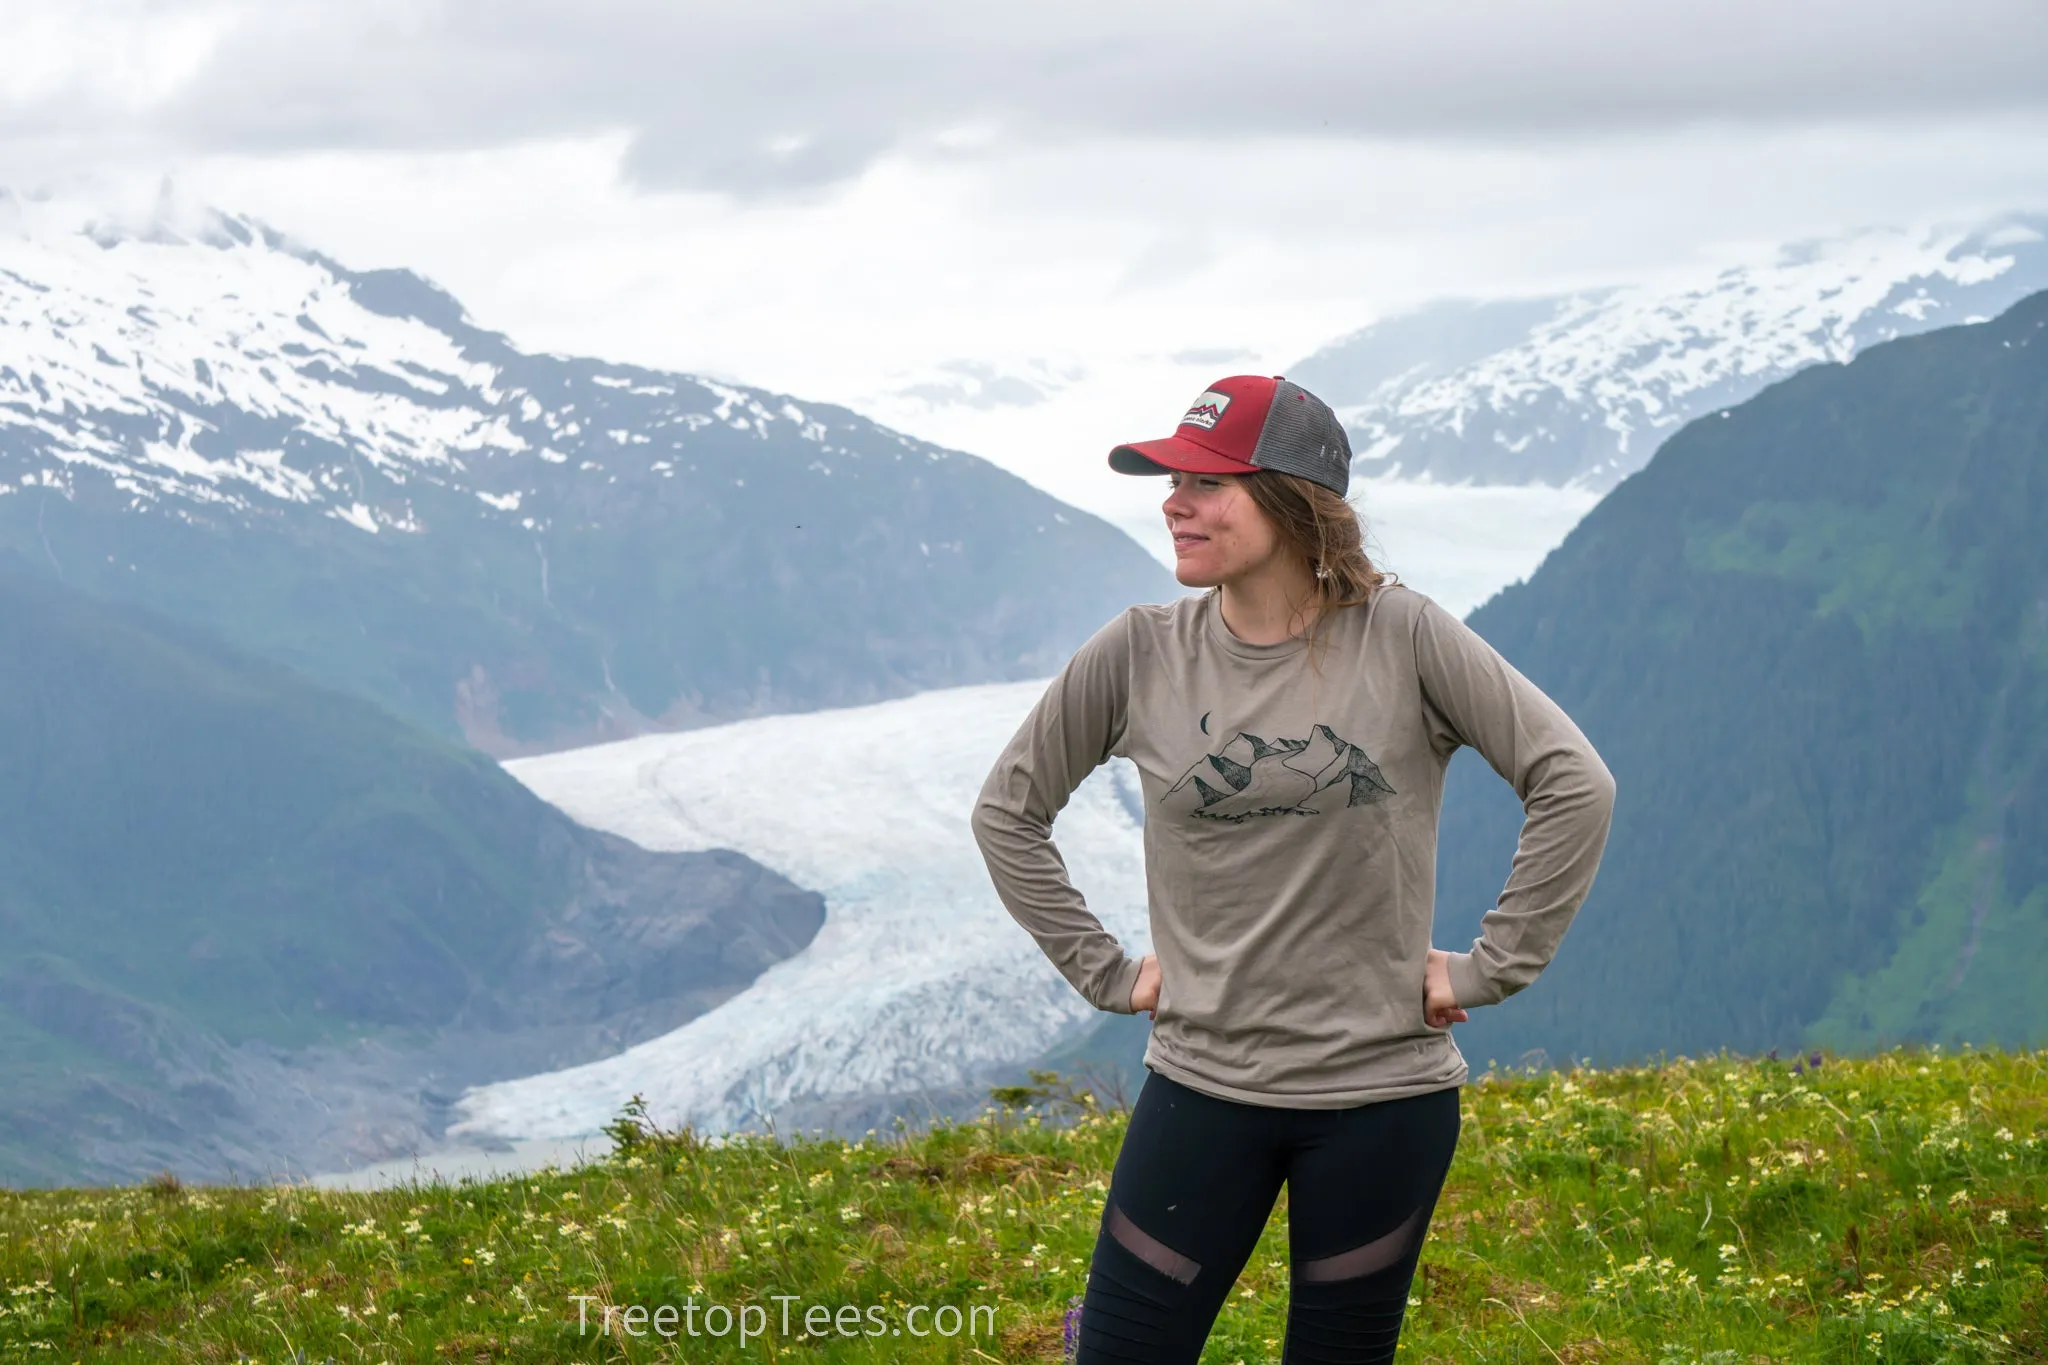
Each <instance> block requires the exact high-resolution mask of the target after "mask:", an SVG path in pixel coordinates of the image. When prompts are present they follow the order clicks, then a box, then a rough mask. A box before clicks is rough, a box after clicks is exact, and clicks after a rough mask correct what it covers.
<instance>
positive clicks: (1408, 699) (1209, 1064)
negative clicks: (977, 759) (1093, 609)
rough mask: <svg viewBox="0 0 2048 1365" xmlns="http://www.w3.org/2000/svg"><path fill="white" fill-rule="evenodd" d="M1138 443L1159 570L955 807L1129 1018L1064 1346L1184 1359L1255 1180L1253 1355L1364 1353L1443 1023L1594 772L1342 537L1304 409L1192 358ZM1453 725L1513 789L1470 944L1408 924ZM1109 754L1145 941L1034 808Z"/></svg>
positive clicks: (1413, 1242)
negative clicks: (1130, 824)
mask: <svg viewBox="0 0 2048 1365" xmlns="http://www.w3.org/2000/svg"><path fill="white" fill-rule="evenodd" d="M1109 458H1110V465H1111V466H1112V467H1113V468H1115V469H1117V470H1119V471H1121V472H1124V473H1131V474H1141V473H1143V474H1165V475H1166V476H1167V479H1168V483H1169V487H1170V492H1169V494H1168V496H1167V498H1166V502H1165V505H1164V511H1165V513H1166V521H1167V525H1168V527H1169V528H1170V529H1171V530H1172V532H1173V546H1174V556H1175V562H1176V570H1175V573H1176V576H1177V577H1178V578H1179V580H1180V581H1181V582H1182V583H1183V584H1185V585H1187V586H1189V587H1205V588H1209V589H1211V591H1209V592H1207V593H1205V594H1202V595H1200V596H1191V597H1184V598H1182V599H1181V600H1180V601H1177V602H1174V603H1171V604H1169V605H1165V606H1137V607H1132V608H1130V609H1129V610H1127V611H1126V612H1124V614H1123V615H1122V616H1120V617H1119V618H1117V619H1116V620H1114V621H1112V622H1110V623H1109V624H1108V625H1107V626H1105V627H1104V628H1103V629H1102V630H1101V631H1099V632H1098V633H1097V634H1096V635H1095V636H1094V638H1092V639H1091V640H1089V641H1088V642H1087V643H1086V644H1085V645H1083V646H1082V647H1081V649H1080V651H1079V652H1078V653H1077V654H1075V656H1074V657H1073V659H1072V660H1071V661H1070V662H1069V663H1068V664H1067V666H1066V668H1065V669H1064V670H1063V671H1062V672H1061V673H1060V675H1059V677H1057V678H1056V679H1054V680H1053V682H1052V684H1051V686H1050V687H1048V688H1047V689H1046V692H1045V695H1044V697H1043V698H1042V699H1041V700H1040V701H1039V703H1038V705H1037V706H1036V708H1035V709H1034V710H1033V711H1032V713H1031V715H1030V716H1029V717H1028V718H1027V719H1026V720H1025V722H1024V724H1023V726H1022V728H1020V729H1019V730H1018V732H1017V734H1016V737H1015V738H1014V739H1012V740H1011V741H1010V744H1009V746H1008V747H1007V748H1006V749H1005V750H1004V751H1003V754H1002V756H1001V757H1000V758H999V759H998V760H997V761H996V765H995V768H994V770H993V771H991V772H990V773H989V776H988V780H987V783H986V784H985V785H984V787H983V789H982V792H981V797H980V800H979V801H978V802H977V804H976V806H975V810H974V821H973V823H974V832H975V838H976V841H977V842H978V843H979V844H980V846H981V851H982V855H983V857H984V858H985V859H986V860H987V862H988V868H989V873H990V875H991V877H992V878H993V880H994V882H995V885H996V890H997V892H998V894H999V895H1000V896H1001V897H1002V900H1003V904H1004V905H1005V906H1006V907H1008V909H1009V911H1010V913H1011V915H1012V916H1014V917H1015V918H1016V919H1017V921H1018V922H1019V923H1020V924H1022V925H1023V926H1024V928H1025V929H1026V930H1028V931H1029V932H1030V933H1031V935H1032V937H1033V938H1035V939H1036V940H1037V941H1038V944H1039V946H1040V947H1041V948H1042V949H1043V950H1044V951H1045V954H1046V956H1047V957H1048V958H1050V959H1051V960H1052V962H1053V964H1054V965H1055V966H1056V967H1057V968H1058V969H1059V971H1060V972H1061V974H1062V975H1064V976H1065V977H1066V979H1067V980H1068V981H1069V982H1070V983H1072V984H1073V986H1074V988H1075V989H1076V990H1078V991H1080V992H1081V994H1082V995H1083V996H1085V997H1086V998H1087V999H1088V1000H1089V1001H1090V1002H1091V1003H1092V1004H1094V1005H1095V1006H1096V1007H1097V1008H1098V1009H1104V1010H1112V1011H1115V1012H1118V1013H1126V1014H1128V1013H1136V1012H1137V1011H1139V1010H1143V1011H1145V1012H1146V1013H1147V1014H1149V1015H1151V1016H1152V1018H1153V1019H1154V1021H1155V1023H1154V1025H1153V1029H1152V1036H1151V1040H1150V1042H1149V1043H1148V1044H1147V1046H1146V1049H1145V1065H1146V1069H1147V1072H1148V1075H1147V1076H1146V1079H1145V1083H1144V1085H1143V1087H1142V1088H1141V1089H1140V1092H1139V1095H1138V1098H1137V1102H1136V1104H1135V1105H1134V1106H1133V1108H1132V1113H1131V1119H1130V1127H1129V1130H1128V1133H1127V1135H1126V1136H1125V1139H1124V1144H1123V1148H1122V1150H1121V1151H1120V1152H1119V1154H1118V1157H1117V1162H1116V1169H1115V1172H1114V1174H1113V1176H1112V1178H1111V1182H1110V1189H1109V1196H1108V1199H1107V1200H1106V1201H1105V1204H1104V1208H1103V1217H1102V1225H1101V1230H1100V1232H1099V1233H1098V1235H1097V1238H1096V1244H1095V1254H1094V1260H1093V1262H1092V1264H1091V1265H1090V1268H1089V1273H1088V1289H1087V1294H1086V1297H1085V1298H1084V1300H1083V1304H1082V1309H1081V1321H1080V1351H1079V1357H1078V1358H1079V1360H1080V1361H1082V1362H1091V1361H1112V1360H1116V1361H1147V1362H1166V1361H1195V1360H1197V1359H1198V1358H1199V1356H1200V1354H1201V1350H1202V1345H1203V1343H1204V1341H1205V1340H1206V1339H1207V1337H1208V1333H1209V1328H1210V1326H1211V1325H1212V1324H1213V1323H1214V1321H1215V1318H1216V1314H1217V1312H1218V1310H1219V1309H1220V1308H1221V1307H1222V1305H1223V1303H1224V1301H1225V1299H1226V1298H1227V1297H1228V1295H1229V1292H1230V1288H1231V1285H1232V1284H1233V1283H1234V1282H1235V1280H1236V1278H1237V1275H1238V1272H1239V1271H1240V1270H1241V1269H1242V1268H1243V1266H1244V1263H1245V1260H1246V1258H1247V1257H1248V1256H1249V1255H1250V1254H1251V1251H1252V1248H1253V1246H1254V1244H1255V1243H1256V1242H1257V1240H1258V1237H1259V1234H1260V1232H1261V1230H1262V1229H1263V1228H1264V1226H1265V1222H1266V1218H1267V1216H1268V1214H1269V1213H1270V1212H1271V1211H1272V1208H1273V1203H1274V1200H1275V1199H1276V1197H1277V1196H1278V1193H1279V1189H1280V1186H1281V1185H1282V1183H1285V1184H1286V1185H1287V1186H1288V1190H1289V1212H1290V1219H1289V1227H1288V1233H1289V1242H1290V1246H1289V1251H1290V1258H1291V1262H1292V1281H1293V1289H1292V1294H1291V1296H1290V1304H1289V1309H1288V1319H1287V1340H1286V1345H1285V1347H1284V1350H1283V1356H1282V1358H1283V1360H1285V1361H1287V1362H1290V1363H1292V1362H1308V1361H1345V1362H1354V1361H1355V1362H1364V1361H1390V1360H1392V1359H1393V1358H1394V1346H1395V1339H1396V1338H1397V1337H1398V1336H1399V1334H1400V1328H1401V1319H1402V1314H1403V1311H1404V1309H1405V1307H1406V1305H1407V1300H1408V1291H1409V1287H1410V1282H1411V1280H1412V1279H1413V1276H1414V1273H1415V1265H1416V1260H1417V1257H1418V1256H1419V1254H1420V1252H1421V1246H1422V1239H1423V1235H1424V1232H1425V1231H1426V1229H1427V1226H1428V1223H1429V1219H1430V1216H1431V1214H1432V1212H1433V1211H1434V1209H1435V1206H1436V1201H1437V1197H1438V1194H1439V1193H1440V1191H1441V1189H1442V1186H1443V1181H1444V1177H1445V1174H1446V1173H1447V1171H1448V1170H1449V1167H1450V1162H1451V1154H1452V1151H1453V1149H1454V1148H1455V1147H1456V1145H1457V1137H1458V1087H1459V1086H1460V1085H1462V1084H1463V1083H1464V1081H1465V1079H1466V1077H1467V1069H1466V1065H1465V1060H1464V1058H1463V1057H1462V1056H1460V1055H1459V1052H1458V1049H1457V1046H1456V1045H1455V1044H1454V1043H1453V1042H1452V1041H1451V1037H1450V1025H1451V1024H1453V1023H1456V1022H1461V1021H1463V1020H1465V1019H1466V1018H1467V1017H1468V1016H1467V1014H1466V1010H1467V1009H1468V1008H1469V1007H1474V1006H1480V1005H1490V1004H1494V1003H1496V1002H1498V1001H1500V1000H1502V999H1504V998H1506V997H1507V996H1509V995H1512V994H1514V993H1515V992H1516V991H1519V990H1521V989H1522V988H1523V987H1524V986H1527V985H1528V984H1529V982H1530V981H1532V980H1533V979H1534V978H1535V977H1536V975H1537V973H1538V972H1540V971H1541V970H1542V969H1543V967H1544V966H1545V965H1546V964H1547V963H1548V962H1549V960H1550V958H1551V955H1552V953H1553V952H1554V951H1555V950H1556V947H1557V944H1558V941H1559V940H1560V938H1562V936H1563V934H1564V931H1565V927H1566V926H1567V925H1568V924H1569V923H1570V921H1571V918H1572V915H1573V913H1574V912H1575V911H1576V910H1577V909H1578V906H1579V904H1580V902H1581V901H1582V900H1584V898H1585V895H1586V892H1587V890H1588V888H1589V887H1590V886H1591V884H1592V881H1593V874H1594V871H1595V869H1596V868H1597V867H1598V865H1599V861H1600V854H1601V851H1602V849H1603V848H1604V847H1605V844H1606V840H1607V830H1608V822H1609V818H1610V814H1611V811H1612V809H1613V800H1614V779H1613V778H1612V777H1611V776H1610V775H1609V773H1608V771H1607V768H1606V766H1605V765H1604V764H1603V763H1602V762H1601V761H1600V757H1599V755H1598V754H1596V753H1595V752H1594V750H1593V746H1592V745H1591V744H1589V743H1588V742H1587V741H1586V737H1585V736H1584V735H1583V734H1581V733H1580V732H1579V729H1578V727H1577V726H1575V725H1574V724H1573V723H1572V721H1571V720H1570V718H1569V717H1567V716H1566V715H1565V714H1564V712H1563V711H1561V710H1560V709H1559V708H1558V707H1557V705H1556V704H1555V703H1554V702H1552V701H1551V700H1550V699H1549V698H1548V697H1546V696H1545V695H1544V694H1543V693H1542V692H1541V691H1539V690H1538V689H1537V688H1536V686H1535V685H1534V684H1532V683H1531V682H1529V681H1528V680H1527V679H1526V678H1524V677H1522V675H1521V674H1520V673H1518V672H1516V671H1515V670H1514V669H1513V668H1512V667H1510V666H1509V665H1508V663H1507V662H1506V661H1505V660H1503V659H1502V658H1501V657H1500V656H1499V655H1498V654H1496V653H1495V652H1494V651H1493V649H1492V648H1491V647H1489V646H1488V645H1487V644H1486V642H1485V641H1484V640H1482V639H1480V637H1479V636H1478V635H1476V634H1475V633H1473V632H1472V631H1471V630H1470V629H1469V628H1467V627H1466V626H1465V625H1464V624H1463V623H1461V622H1460V621H1458V620H1457V618H1455V617H1453V616H1452V615H1450V614H1449V613H1448V612H1446V611H1445V610H1443V608H1441V607H1439V606H1437V605H1436V603H1434V602H1433V601H1431V600H1430V599H1429V598H1427V597H1425V596H1423V595H1422V594H1421V593H1418V592H1416V591H1414V590H1413V589H1411V588H1408V587H1406V586H1405V585H1402V584H1399V583H1396V582H1394V581H1393V580H1391V579H1390V578H1387V577H1386V576H1384V575H1382V574H1381V573H1380V572H1379V571H1378V570H1376V569H1375V568H1374V566H1373V565H1372V564H1371V562H1370V561H1369V560H1368V559H1367V557H1366V555H1365V553H1364V551H1363V549H1362V546H1361V540H1360V529H1359V524H1358V519H1357V517H1356V515H1355V514H1354V513H1353V511H1352V509H1351V507H1350V505H1349V504H1348V503H1347V502H1345V500H1344V495H1345V490H1346V487H1347V485H1348V482H1349V477H1350V467H1351V452H1350V446H1349V442H1348V441H1347V439H1346V437H1345V434H1344V428H1343V426H1342V424H1341V423H1339V422H1338V421H1337V419H1336V416H1335V414H1333V413H1332V412H1331V411H1330V409H1329V408H1328V407H1327V406H1326V405H1325V404H1324V403H1322V402H1321V401H1320V400H1319V399H1317V398H1315V397H1314V396H1313V395H1312V394H1309V393H1308V392H1306V391H1305V390H1303V389H1302V388H1300V387H1299V386H1298V385H1295V384H1290V383H1288V382H1286V381H1285V380H1282V379H1277V378H1270V379H1269V378H1264V377H1259V376H1251V375H1239V376H1234V377H1232V378H1229V379H1224V380H1220V381H1218V382H1217V383H1216V384H1215V385H1214V386H1213V387H1212V388H1211V389H1209V390H1208V391H1207V392H1205V393H1203V394H1202V396H1201V397H1200V398H1199V399H1197V400H1196V402H1195V405H1194V406H1193V407H1192V408H1190V409H1189V410H1188V412H1187V414H1186V415H1185V416H1184V417H1182V418H1181V421H1180V426H1179V428H1178V430H1177V431H1176V432H1175V434H1174V435H1172V436H1169V437H1166V438H1164V439H1162V440H1156V441H1145V442H1139V443H1136V444H1132V445H1125V446H1119V447H1117V448H1116V449H1115V450H1114V451H1113V452H1111V454H1110V457H1109ZM1461 744H1470V745H1472V746H1473V747H1474V748H1476V749H1478V750H1479V751H1480V752H1481V753H1482V754H1484V755H1485V757H1486V759H1487V761H1488V762H1489V763H1491V764H1492V765H1493V768H1494V770H1495V771H1496V772H1498V773H1499V774H1500V775H1501V776H1502V777H1503V778H1505V779H1507V781H1508V782H1509V783H1510V784H1512V785H1513V787H1514V789H1515V791H1516V793H1517V794H1518V795H1519V796H1520V797H1521V799H1522V802H1523V807H1524V810H1525V811H1526V820H1525V822H1524V824H1523V826H1522V835H1521V842H1520V846H1519V848H1518V850H1517V851H1516V854H1515V859H1514V864H1513V870H1512V871H1511V873H1510V874H1509V877H1508V880H1507V886H1506V888H1505V889H1504V890H1503V891H1502V893H1501V896H1500V899H1499V901H1498V903H1497V904H1496V905H1495V906H1494V908H1493V909H1492V910H1490V911H1489V912H1488V913H1487V914H1486V916H1485V918H1484V920H1483V921H1482V930H1481V934H1480V937H1479V938H1478V939H1477V940H1475V941H1474V943H1473V945H1472V950H1471V951H1470V952H1465V953H1445V952H1440V951H1437V950H1436V949H1434V948H1432V947H1431V946H1430V919H1431V912H1432V901H1433V896H1434V886H1435V871H1436V819H1437V811H1438V807H1439V804H1440V801H1441V797H1442V792H1443V775H1444V767H1445V764H1446V763H1448V762H1449V760H1450V757H1451V754H1452V752H1453V751H1455V750H1456V749H1457V748H1458V747H1459V746H1460V745H1461ZM1112 755H1118V756H1123V757H1127V758H1129V759H1130V760H1132V762H1133V763H1135V764H1136V766H1137V769H1138V772H1139V774H1140V776H1141V778H1142V781H1143V789H1144V797H1145V812H1146V818H1145V871H1146V881H1147V885H1148V895H1149V900H1150V916H1151V928H1152V940H1153V943H1154V945H1155V947H1156V949H1157V952H1156V954H1152V953H1148V954H1146V955H1145V956H1144V957H1142V958H1134V957H1132V956H1131V955H1130V954H1128V953H1126V952H1125V951H1124V950H1123V948H1122V946H1121V945H1120V944H1119V943H1118V942H1117V940H1116V939H1115V938H1114V937H1113V936H1112V935H1110V934H1109V933H1108V932H1107V931H1105V930H1104V929H1103V927H1102V925H1101V923H1100V921H1098V920H1097V919H1096V918H1095V916H1094V915H1093V914H1091V913H1090V912H1089V910H1088V908H1087V906H1086V904H1085V902H1084V901H1083V899H1082V897H1081V894H1080V893H1079V892H1078V891H1076V890H1075V888H1074V887H1073V886H1072V885H1071V884H1070V883H1069V882H1068V880H1067V877H1066V871H1065V866H1064V864H1063V863H1062V862H1061V860H1060V856H1059V853H1058V850H1057V849H1056V848H1055V847H1054V845H1053V843H1052V839H1051V829H1052V822H1053V817H1054V816H1055V815H1056V814H1057V813H1058V812H1059V811H1060V809H1061V808H1062V807H1063V806H1064V805H1065V804H1066V801H1067V798H1068V797H1069V795H1071V794H1072V792H1073V791H1074V789H1075V788H1076V787H1077V786H1079V785H1080V783H1081V781H1082V779H1084V778H1085V777H1087V775H1088V774H1089V772H1090V771H1092V770H1093V769H1094V768H1095V767H1096V766H1097V765H1099V764H1101V763H1103V762H1105V761H1106V760H1107V759H1109V758H1110V757H1111V756H1112Z"/></svg>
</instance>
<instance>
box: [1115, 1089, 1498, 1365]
mask: <svg viewBox="0 0 2048 1365" xmlns="http://www.w3.org/2000/svg"><path fill="white" fill-rule="evenodd" d="M1457 1145H1458V1091H1457V1088H1456V1087H1452V1088H1450V1089H1446V1090H1436V1091H1432V1092H1430V1093H1429V1094H1426V1095H1411V1096H1409V1097H1407V1098H1405V1099H1398V1100H1384V1101H1381V1102H1380V1103H1377V1104H1364V1105H1358V1106H1356V1107H1354V1108H1350V1109H1279V1108H1272V1107H1268V1106H1266V1105H1254V1104H1239V1103H1236V1102H1234V1101H1231V1100H1222V1099H1216V1098H1215V1097H1213V1096H1210V1095H1204V1094H1202V1093H1200V1092H1199V1091H1195V1090H1190V1089H1189V1088H1188V1087H1186V1086H1184V1085H1181V1084H1179V1083H1178V1082H1176V1081H1172V1080H1168V1079H1167V1078H1166V1077H1165V1076H1162V1075H1160V1074H1159V1073H1158V1072H1156V1071H1153V1072H1148V1073H1147V1074H1146V1077H1145V1084H1144V1087H1143V1088H1142V1089H1141V1090H1140V1091H1139V1092H1138V1102H1137V1104H1136V1105H1135V1106H1133V1108H1132V1110H1131V1123H1130V1130H1129V1132H1128V1133H1127V1134H1126V1135H1125V1137H1124V1145H1123V1149H1122V1150H1121V1151H1120V1152H1118V1153H1117V1159H1116V1171H1115V1173H1114V1174H1113V1175H1112V1176H1111V1177H1110V1185H1109V1199H1108V1201H1107V1203H1106V1204H1105V1205H1104V1207H1103V1211H1102V1227H1101V1229H1100V1231H1098V1232H1097V1233H1096V1237H1095V1257H1094V1260H1093V1261H1092V1262H1091V1263H1090V1265H1089V1267H1088V1292H1087V1295H1086V1297H1085V1298H1083V1300H1082V1304H1081V1322H1080V1349H1079V1351H1078V1353H1077V1354H1076V1356H1075V1361H1076V1365H1097V1363H1098V1362H1108V1361H1142V1362H1146V1365H1182V1363H1183V1362H1185V1363H1186V1365H1192V1363H1193V1362H1195V1361H1198V1360H1199V1359H1200V1358H1201V1355H1202V1344H1203V1343H1204V1342H1205V1341H1207V1340H1208V1338H1209V1328H1210V1327H1211V1326H1212V1325H1213V1324H1214V1323H1215V1321H1216V1314H1217V1313H1218V1312H1219V1311H1220V1310H1221V1309H1222V1307H1223V1304H1224V1301H1225V1300H1226V1299H1227V1298H1228V1297H1229V1295H1230V1289H1231V1286H1232V1285H1234V1284H1235V1283H1236V1282H1237V1275H1238V1272H1239V1271H1240V1270H1242V1269H1244V1263H1245V1261H1246V1260H1247V1259H1249V1258H1250V1256H1251V1254H1252V1249H1253V1248H1254V1247H1255V1246H1257V1244H1258V1240H1259V1234H1260V1233H1261V1232H1262V1231H1264V1230H1265V1226H1266V1217H1267V1215H1268V1214H1270V1213H1271V1212H1272V1211H1273V1201H1274V1199H1275V1198H1277V1197H1278V1195H1279V1193H1280V1185H1281V1182H1283V1181H1284V1182H1286V1184H1287V1191H1288V1201H1287V1202H1288V1229H1287V1232H1288V1259H1289V1261H1290V1262H1291V1263H1292V1265H1293V1268H1294V1271H1293V1287H1292V1293H1291V1295H1290V1297H1289V1303H1288V1309H1287V1341H1286V1344H1285V1346H1284V1347H1283V1348H1282V1350H1281V1356H1280V1359H1281V1361H1282V1362H1283V1365H1310V1363H1311V1362H1318V1363H1320V1362H1331V1365H1336V1363H1337V1362H1342V1363H1343V1365H1368V1362H1384V1361H1391V1360H1392V1359H1393V1358H1394V1343H1395V1340H1396V1339H1397V1338H1398V1337H1399V1336H1400V1335H1401V1317H1402V1314H1403V1313H1404V1312H1406V1311H1407V1307H1408V1288H1409V1284H1410V1282H1411V1281H1412V1280H1413V1279H1414V1277H1415V1263H1416V1260H1417V1258H1418V1257H1419V1256H1420V1255H1421V1253H1422V1238H1423V1234H1424V1233H1425V1232H1426V1231H1427V1230H1428V1227H1429V1219H1430V1215H1431V1213H1432V1212H1434V1210H1435V1208H1436V1200H1437V1195H1438V1194H1439V1193H1440V1192H1441V1191H1442V1190H1443V1184H1444V1177H1445V1176H1446V1175H1447V1174H1449V1172H1450V1167H1451V1153H1452V1151H1453V1150H1454V1149H1455V1148H1456V1147H1457Z"/></svg>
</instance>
